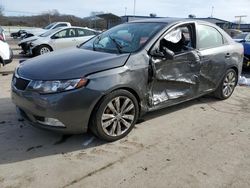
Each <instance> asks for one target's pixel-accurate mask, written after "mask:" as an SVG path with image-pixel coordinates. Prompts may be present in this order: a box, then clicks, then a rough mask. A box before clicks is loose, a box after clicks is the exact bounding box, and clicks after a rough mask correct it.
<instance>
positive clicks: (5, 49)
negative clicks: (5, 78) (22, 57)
mask: <svg viewBox="0 0 250 188" xmlns="http://www.w3.org/2000/svg"><path fill="white" fill-rule="evenodd" d="M12 58H13V53H12V50H11V49H10V46H9V45H8V43H7V42H6V39H5V35H4V30H3V29H2V28H1V27H0V65H1V64H2V65H6V64H8V63H11V61H12Z"/></svg>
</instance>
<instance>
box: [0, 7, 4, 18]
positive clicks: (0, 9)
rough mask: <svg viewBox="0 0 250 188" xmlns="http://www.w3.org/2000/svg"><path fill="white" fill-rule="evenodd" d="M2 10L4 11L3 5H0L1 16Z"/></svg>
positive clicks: (1, 14) (0, 14)
mask: <svg viewBox="0 0 250 188" xmlns="http://www.w3.org/2000/svg"><path fill="white" fill-rule="evenodd" d="M3 12H4V7H3V5H0V16H3Z"/></svg>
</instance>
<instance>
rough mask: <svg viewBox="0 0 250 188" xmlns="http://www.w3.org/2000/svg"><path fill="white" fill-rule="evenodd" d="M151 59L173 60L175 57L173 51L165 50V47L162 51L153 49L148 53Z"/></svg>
mask: <svg viewBox="0 0 250 188" xmlns="http://www.w3.org/2000/svg"><path fill="white" fill-rule="evenodd" d="M150 54H151V55H152V56H153V57H159V58H167V59H169V60H173V59H174V57H175V54H174V52H173V51H171V50H169V49H167V48H166V47H163V49H162V50H159V49H155V50H153V51H151V53H150Z"/></svg>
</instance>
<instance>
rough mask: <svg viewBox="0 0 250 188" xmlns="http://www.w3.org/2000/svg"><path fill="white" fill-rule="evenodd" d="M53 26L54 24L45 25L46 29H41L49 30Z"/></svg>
mask: <svg viewBox="0 0 250 188" xmlns="http://www.w3.org/2000/svg"><path fill="white" fill-rule="evenodd" d="M54 25H55V23H51V24H49V25H47V26H46V27H44V28H43V29H51V28H52V27H53V26H54Z"/></svg>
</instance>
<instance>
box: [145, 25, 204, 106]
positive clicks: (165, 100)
mask: <svg viewBox="0 0 250 188" xmlns="http://www.w3.org/2000/svg"><path fill="white" fill-rule="evenodd" d="M195 32H196V31H195V24H194V23H187V24H185V25H179V26H176V27H174V28H172V29H171V31H169V32H168V33H167V34H166V35H164V36H163V37H162V38H160V39H159V41H158V42H157V43H156V45H155V46H154V47H153V49H152V51H158V52H157V53H159V54H160V53H161V52H162V51H163V49H164V48H166V49H168V50H170V51H171V52H173V53H174V56H173V58H167V57H165V56H162V57H160V55H155V56H154V55H152V56H151V58H150V65H151V66H150V67H151V69H150V70H151V71H150V72H151V74H152V80H151V81H150V84H149V87H150V94H149V104H150V106H151V107H152V108H160V107H164V106H168V105H172V104H175V103H179V102H181V101H185V100H187V99H190V98H193V97H194V96H196V95H198V90H199V73H200V57H199V53H198V52H197V50H196V49H195V41H196V33H195ZM151 54H152V53H151Z"/></svg>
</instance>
